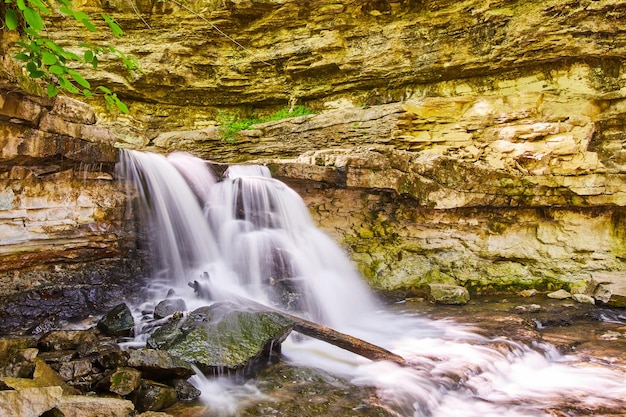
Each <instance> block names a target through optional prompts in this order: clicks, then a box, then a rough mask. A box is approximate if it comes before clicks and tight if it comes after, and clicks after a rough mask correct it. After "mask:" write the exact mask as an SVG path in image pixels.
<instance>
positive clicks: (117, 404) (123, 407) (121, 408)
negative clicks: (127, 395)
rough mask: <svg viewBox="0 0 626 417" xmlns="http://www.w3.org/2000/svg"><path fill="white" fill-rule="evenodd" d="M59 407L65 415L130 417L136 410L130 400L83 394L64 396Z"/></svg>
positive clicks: (79, 416) (76, 416)
mask: <svg viewBox="0 0 626 417" xmlns="http://www.w3.org/2000/svg"><path fill="white" fill-rule="evenodd" d="M57 408H58V409H59V411H61V412H62V413H63V416H64V417H129V416H130V415H131V413H132V412H133V411H134V410H135V406H134V405H133V403H132V402H130V401H128V400H121V399H118V398H104V397H91V396H89V397H88V396H83V395H68V396H64V397H63V398H62V399H61V401H60V404H59V405H58V406H57Z"/></svg>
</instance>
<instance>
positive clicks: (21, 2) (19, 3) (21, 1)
mask: <svg viewBox="0 0 626 417" xmlns="http://www.w3.org/2000/svg"><path fill="white" fill-rule="evenodd" d="M15 4H17V8H18V9H20V10H22V11H24V10H25V9H26V3H24V0H17V1H16V2H15Z"/></svg>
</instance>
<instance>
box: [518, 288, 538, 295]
mask: <svg viewBox="0 0 626 417" xmlns="http://www.w3.org/2000/svg"><path fill="white" fill-rule="evenodd" d="M518 294H519V295H520V296H522V297H534V296H535V295H537V290H536V289H534V288H533V289H530V290H522V291H520V292H519V293H518Z"/></svg>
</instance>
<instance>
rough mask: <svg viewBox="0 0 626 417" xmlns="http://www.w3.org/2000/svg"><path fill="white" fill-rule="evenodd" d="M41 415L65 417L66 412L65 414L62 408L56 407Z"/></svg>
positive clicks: (45, 416)
mask: <svg viewBox="0 0 626 417" xmlns="http://www.w3.org/2000/svg"><path fill="white" fill-rule="evenodd" d="M39 417H65V414H63V413H62V412H61V410H59V409H58V408H56V407H55V408H53V409H52V410H48V411H46V412H45V413H43V414H42V415H41V416H39Z"/></svg>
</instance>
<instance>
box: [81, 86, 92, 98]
mask: <svg viewBox="0 0 626 417" xmlns="http://www.w3.org/2000/svg"><path fill="white" fill-rule="evenodd" d="M83 95H84V96H85V97H88V98H91V97H93V93H92V92H91V90H90V89H88V88H85V89H83Z"/></svg>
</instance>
